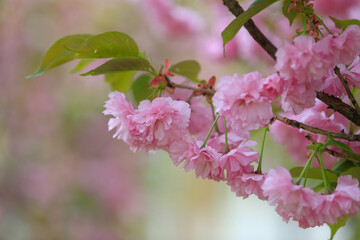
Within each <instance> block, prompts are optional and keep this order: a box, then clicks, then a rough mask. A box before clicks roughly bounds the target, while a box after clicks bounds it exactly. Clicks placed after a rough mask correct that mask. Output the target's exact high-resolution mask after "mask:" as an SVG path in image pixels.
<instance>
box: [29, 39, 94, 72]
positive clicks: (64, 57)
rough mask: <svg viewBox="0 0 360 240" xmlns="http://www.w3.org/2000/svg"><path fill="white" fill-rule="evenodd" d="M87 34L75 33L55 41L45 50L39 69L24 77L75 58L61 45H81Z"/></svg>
mask: <svg viewBox="0 0 360 240" xmlns="http://www.w3.org/2000/svg"><path fill="white" fill-rule="evenodd" d="M91 36H92V35H89V34H76V35H70V36H66V37H63V38H61V39H59V40H58V41H56V42H55V43H54V44H53V45H52V46H51V47H50V48H49V50H48V51H47V52H46V54H45V56H44V58H43V60H42V62H41V65H40V68H39V70H37V71H36V72H35V73H33V74H31V75H29V76H27V77H26V78H33V77H36V76H39V75H41V74H43V73H44V72H45V71H47V70H49V69H52V68H54V67H57V66H59V65H61V64H64V63H67V62H69V61H71V60H74V59H75V58H76V56H75V54H74V53H71V52H68V51H66V50H65V48H64V47H63V45H64V44H72V45H81V44H82V43H83V42H84V41H85V40H86V39H88V38H89V37H91Z"/></svg>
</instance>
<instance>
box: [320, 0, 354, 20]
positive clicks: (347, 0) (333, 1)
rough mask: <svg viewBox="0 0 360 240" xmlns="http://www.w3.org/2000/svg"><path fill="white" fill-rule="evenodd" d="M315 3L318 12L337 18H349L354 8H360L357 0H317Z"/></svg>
mask: <svg viewBox="0 0 360 240" xmlns="http://www.w3.org/2000/svg"><path fill="white" fill-rule="evenodd" d="M313 2H314V9H315V11H316V12H317V11H318V12H319V13H321V14H324V15H329V16H333V17H336V18H338V17H340V18H343V17H347V16H348V13H349V12H350V10H351V9H352V8H354V7H356V6H359V1H357V0H342V1H338V0H316V1H313Z"/></svg>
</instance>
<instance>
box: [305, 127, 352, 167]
mask: <svg viewBox="0 0 360 240" xmlns="http://www.w3.org/2000/svg"><path fill="white" fill-rule="evenodd" d="M305 137H306V138H307V139H308V140H310V141H311V142H312V143H313V144H319V143H318V142H317V141H316V140H315V139H314V138H312V137H311V136H310V135H308V134H306V135H305ZM324 151H325V152H327V153H329V154H331V155H333V156H335V157H340V158H344V159H347V160H349V161H352V162H354V163H356V164H359V161H358V160H356V159H353V158H351V157H349V156H347V155H345V154H342V153H339V152H337V151H334V150H331V149H328V148H325V149H324Z"/></svg>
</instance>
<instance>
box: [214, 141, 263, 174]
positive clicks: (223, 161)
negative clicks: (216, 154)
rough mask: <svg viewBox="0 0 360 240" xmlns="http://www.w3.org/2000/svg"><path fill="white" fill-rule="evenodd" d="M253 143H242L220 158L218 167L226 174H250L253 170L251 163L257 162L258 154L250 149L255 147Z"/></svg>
mask: <svg viewBox="0 0 360 240" xmlns="http://www.w3.org/2000/svg"><path fill="white" fill-rule="evenodd" d="M256 144H257V143H256V142H255V141H244V142H242V143H241V144H240V145H239V146H237V147H236V148H234V149H232V150H230V152H228V153H226V154H225V155H223V156H221V158H220V166H221V168H222V169H224V170H226V172H227V174H232V173H238V174H242V173H250V172H252V171H253V170H254V167H253V166H252V165H251V163H255V162H259V153H258V152H255V151H254V150H252V149H251V148H250V147H251V146H254V145H256Z"/></svg>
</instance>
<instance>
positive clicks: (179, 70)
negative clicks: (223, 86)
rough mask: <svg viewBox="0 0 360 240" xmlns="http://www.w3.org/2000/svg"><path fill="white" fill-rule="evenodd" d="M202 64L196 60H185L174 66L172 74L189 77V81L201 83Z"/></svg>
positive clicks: (171, 69) (171, 68)
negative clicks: (199, 77) (199, 76)
mask: <svg viewBox="0 0 360 240" xmlns="http://www.w3.org/2000/svg"><path fill="white" fill-rule="evenodd" d="M200 69H201V67H200V64H199V63H198V62H197V61H195V60H185V61H182V62H178V63H176V64H174V65H172V66H171V67H170V69H169V71H170V72H172V73H175V74H178V75H181V76H184V77H187V78H188V79H190V80H192V81H194V82H199V80H198V79H197V78H198V75H199V72H200Z"/></svg>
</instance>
